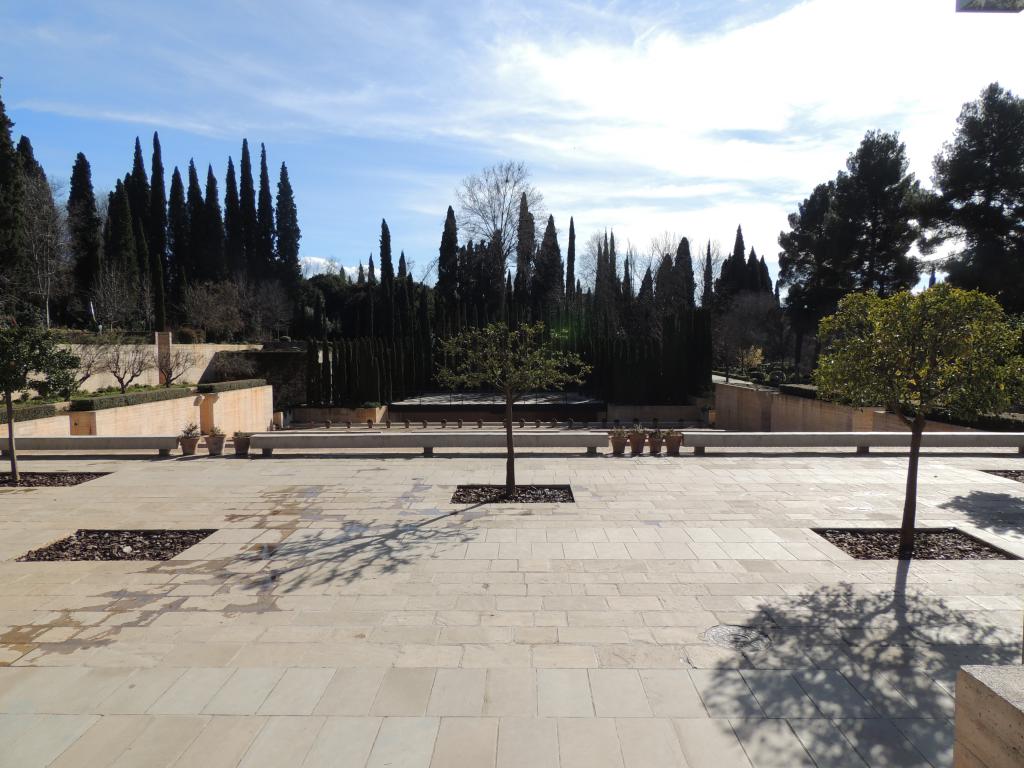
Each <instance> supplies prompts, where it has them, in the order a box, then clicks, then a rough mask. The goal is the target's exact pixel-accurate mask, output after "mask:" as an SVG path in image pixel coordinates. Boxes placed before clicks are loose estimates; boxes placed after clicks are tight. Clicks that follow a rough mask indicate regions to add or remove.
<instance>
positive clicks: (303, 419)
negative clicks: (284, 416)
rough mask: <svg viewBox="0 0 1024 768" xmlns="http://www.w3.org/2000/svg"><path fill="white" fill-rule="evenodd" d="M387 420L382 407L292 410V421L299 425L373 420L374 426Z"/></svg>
mask: <svg viewBox="0 0 1024 768" xmlns="http://www.w3.org/2000/svg"><path fill="white" fill-rule="evenodd" d="M387 418H388V407H387V406H386V405H382V406H380V407H378V408H333V407H325V408H315V407H312V406H305V405H304V406H300V407H298V408H293V409H292V421H293V422H296V423H299V424H322V423H323V422H325V421H330V422H333V423H334V424H344V423H345V422H346V421H351V422H352V423H353V424H360V423H363V424H365V423H366V422H367V421H368V420H369V419H373V423H374V424H378V423H381V422H383V421H386V420H387Z"/></svg>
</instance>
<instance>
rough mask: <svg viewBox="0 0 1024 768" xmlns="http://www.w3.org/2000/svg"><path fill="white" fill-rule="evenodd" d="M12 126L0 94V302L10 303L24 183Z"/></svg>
mask: <svg viewBox="0 0 1024 768" xmlns="http://www.w3.org/2000/svg"><path fill="white" fill-rule="evenodd" d="M13 127H14V123H12V122H11V120H10V118H9V117H7V111H6V109H5V107H4V102H3V99H2V98H0V306H2V304H4V303H6V300H10V301H11V303H13V299H14V295H15V292H14V289H13V286H12V285H11V283H12V282H13V279H12V278H13V276H14V275H15V274H16V273H17V270H18V268H19V266H20V265H21V262H22V259H23V258H24V255H25V244H24V242H25V241H24V234H23V233H24V226H23V223H24V184H23V181H22V178H21V171H20V169H19V165H20V163H19V162H18V155H17V153H16V152H15V150H14V142H13V140H12V138H11V129H12V128H13Z"/></svg>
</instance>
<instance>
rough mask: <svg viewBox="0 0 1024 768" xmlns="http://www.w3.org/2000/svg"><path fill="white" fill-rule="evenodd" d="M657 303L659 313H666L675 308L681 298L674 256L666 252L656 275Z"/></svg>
mask: <svg viewBox="0 0 1024 768" xmlns="http://www.w3.org/2000/svg"><path fill="white" fill-rule="evenodd" d="M654 287H655V305H656V306H657V309H658V313H659V314H664V313H666V312H669V311H671V310H673V309H674V308H675V306H676V302H677V301H678V300H679V295H678V294H679V292H678V290H677V286H676V274H675V270H674V269H673V265H672V257H671V256H670V255H669V254H667V253H666V254H665V255H664V256H662V257H661V262H660V263H659V264H658V271H657V272H656V273H655V276H654Z"/></svg>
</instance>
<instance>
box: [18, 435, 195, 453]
mask: <svg viewBox="0 0 1024 768" xmlns="http://www.w3.org/2000/svg"><path fill="white" fill-rule="evenodd" d="M8 442H9V441H8V438H6V437H0V453H4V454H6V453H7V452H8ZM14 445H15V447H16V448H17V449H18V452H19V453H20V452H21V451H143V450H145V451H157V452H158V453H159V455H161V456H170V455H171V451H173V450H174V449H175V448H177V447H178V436H177V435H125V436H121V435H71V436H67V437H18V436H17V435H15V439H14Z"/></svg>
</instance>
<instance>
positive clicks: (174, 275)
mask: <svg viewBox="0 0 1024 768" xmlns="http://www.w3.org/2000/svg"><path fill="white" fill-rule="evenodd" d="M189 230H190V226H189V216H188V204H187V203H186V202H185V185H184V184H183V183H182V181H181V171H179V170H178V168H177V167H175V168H174V170H173V171H172V172H171V191H170V194H169V196H168V198H167V276H166V278H165V280H166V281H167V282H168V283H169V284H170V286H171V295H172V296H173V297H174V298H175V301H176V302H180V301H181V296H182V291H183V290H184V288H185V277H186V273H187V270H188V259H189V242H188V238H189Z"/></svg>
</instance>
